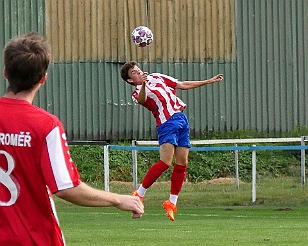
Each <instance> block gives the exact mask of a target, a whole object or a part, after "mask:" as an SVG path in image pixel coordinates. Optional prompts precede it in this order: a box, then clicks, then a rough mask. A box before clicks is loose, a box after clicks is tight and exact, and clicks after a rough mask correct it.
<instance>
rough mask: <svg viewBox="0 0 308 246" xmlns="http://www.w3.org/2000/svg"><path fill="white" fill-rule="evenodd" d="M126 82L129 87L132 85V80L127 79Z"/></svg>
mask: <svg viewBox="0 0 308 246" xmlns="http://www.w3.org/2000/svg"><path fill="white" fill-rule="evenodd" d="M126 82H127V83H129V84H130V85H134V84H133V80H132V79H127V80H126Z"/></svg>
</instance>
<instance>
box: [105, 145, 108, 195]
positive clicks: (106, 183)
mask: <svg viewBox="0 0 308 246" xmlns="http://www.w3.org/2000/svg"><path fill="white" fill-rule="evenodd" d="M108 149H109V145H104V186H105V191H109V152H108Z"/></svg>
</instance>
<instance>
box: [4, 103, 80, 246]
mask: <svg viewBox="0 0 308 246" xmlns="http://www.w3.org/2000/svg"><path fill="white" fill-rule="evenodd" d="M0 177H1V178H0V218H1V219H0V232H1V233H0V234H1V236H0V245H29V246H31V245H46V246H47V245H50V246H51V245H53V246H60V245H61V246H62V245H65V242H64V238H63V235H62V231H61V229H60V227H59V224H58V220H57V216H56V211H55V207H54V204H53V201H52V197H51V194H50V192H51V193H55V192H57V191H59V190H63V189H67V188H72V187H75V186H78V185H79V184H80V176H79V173H78V171H77V169H76V167H75V165H74V163H73V161H72V159H71V156H70V153H69V148H68V144H67V140H66V135H65V132H64V128H63V126H62V124H61V122H60V120H59V119H58V118H57V117H56V116H54V115H52V114H50V113H48V112H47V111H45V110H43V109H41V108H38V107H36V106H34V105H32V104H30V103H28V102H27V101H24V100H15V99H9V98H0ZM49 191H50V192H49Z"/></svg>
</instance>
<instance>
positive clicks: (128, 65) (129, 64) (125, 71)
mask: <svg viewBox="0 0 308 246" xmlns="http://www.w3.org/2000/svg"><path fill="white" fill-rule="evenodd" d="M135 66H138V63H137V62H135V61H131V62H126V63H125V64H124V65H123V66H122V67H121V77H122V79H123V80H124V81H125V82H127V83H128V84H130V85H133V84H131V83H129V82H128V81H127V80H128V79H130V77H129V75H128V70H129V69H131V68H133V67H135Z"/></svg>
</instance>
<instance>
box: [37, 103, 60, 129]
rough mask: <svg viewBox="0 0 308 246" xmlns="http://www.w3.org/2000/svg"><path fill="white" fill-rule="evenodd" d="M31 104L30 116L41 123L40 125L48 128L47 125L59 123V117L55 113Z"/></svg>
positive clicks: (52, 125)
mask: <svg viewBox="0 0 308 246" xmlns="http://www.w3.org/2000/svg"><path fill="white" fill-rule="evenodd" d="M32 106H33V107H32V113H31V116H32V117H33V119H37V120H36V122H37V123H38V124H41V125H42V127H44V128H45V127H47V128H48V126H50V127H54V126H55V125H59V124H61V122H60V119H59V118H58V117H57V116H56V115H54V114H52V113H50V112H48V111H46V110H45V109H42V108H40V107H38V106H35V105H32Z"/></svg>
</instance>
